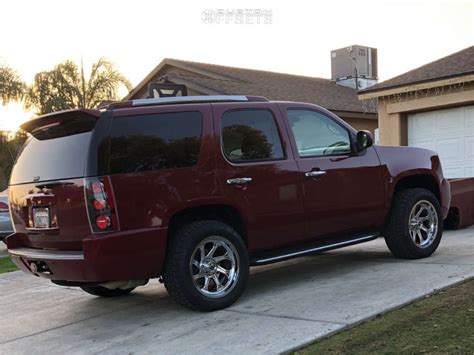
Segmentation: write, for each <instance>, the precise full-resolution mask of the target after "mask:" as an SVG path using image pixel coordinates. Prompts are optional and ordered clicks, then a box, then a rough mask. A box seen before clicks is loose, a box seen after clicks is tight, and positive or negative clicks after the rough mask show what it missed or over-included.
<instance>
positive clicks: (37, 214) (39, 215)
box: [33, 208, 49, 228]
mask: <svg viewBox="0 0 474 355" xmlns="http://www.w3.org/2000/svg"><path fill="white" fill-rule="evenodd" d="M33 223H34V227H35V228H49V208H35V209H33Z"/></svg>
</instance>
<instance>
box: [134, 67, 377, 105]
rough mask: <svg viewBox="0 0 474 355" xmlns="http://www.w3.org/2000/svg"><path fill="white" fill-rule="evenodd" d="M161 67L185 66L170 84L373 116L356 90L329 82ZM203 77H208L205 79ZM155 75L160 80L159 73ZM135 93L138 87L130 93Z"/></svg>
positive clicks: (252, 72)
mask: <svg viewBox="0 0 474 355" xmlns="http://www.w3.org/2000/svg"><path fill="white" fill-rule="evenodd" d="M163 63H165V64H168V65H171V66H173V65H181V66H185V67H186V69H188V70H187V71H188V72H191V74H186V73H180V72H173V73H166V72H165V73H164V74H165V76H166V77H167V78H168V79H169V80H170V81H173V78H175V79H182V80H186V81H188V82H190V83H194V84H197V85H201V86H204V87H206V88H209V89H211V90H213V91H216V92H219V93H222V94H228V95H235V94H241V95H257V96H265V97H266V98H268V99H270V100H282V101H299V102H309V103H314V104H317V105H320V106H323V107H325V108H327V109H329V110H333V111H347V112H355V113H376V112H377V111H376V107H375V106H374V103H373V102H362V101H359V100H358V98H357V92H356V90H353V89H351V88H347V87H344V86H340V85H336V83H335V82H332V81H331V80H329V79H322V78H315V77H308V76H301V75H293V74H284V73H275V72H270V71H263V70H255V69H243V68H235V67H228V66H222V65H214V64H206V63H197V62H190V61H184V60H178V59H164V60H163V62H162V63H160V65H158V67H157V68H164V66H163V65H162V64H163ZM155 70H156V69H155ZM194 70H195V71H194ZM206 73H209V74H211V75H206ZM155 74H156V75H157V76H160V75H159V73H155ZM212 74H213V75H212ZM155 80H156V78H155ZM140 85H141V84H139V86H140ZM138 89H139V87H137V88H136V89H135V90H134V91H136V90H138Z"/></svg>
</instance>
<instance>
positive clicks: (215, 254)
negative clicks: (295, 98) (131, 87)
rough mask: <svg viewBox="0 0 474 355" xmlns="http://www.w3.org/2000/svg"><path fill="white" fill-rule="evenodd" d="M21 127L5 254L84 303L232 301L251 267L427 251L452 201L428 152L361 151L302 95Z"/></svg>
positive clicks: (91, 115)
mask: <svg viewBox="0 0 474 355" xmlns="http://www.w3.org/2000/svg"><path fill="white" fill-rule="evenodd" d="M22 128H23V129H24V130H26V131H28V132H30V133H31V137H30V138H29V139H28V141H27V142H26V143H25V147H24V148H23V150H22V152H21V154H20V156H19V158H18V160H17V162H16V164H15V166H14V168H13V172H12V176H11V182H10V197H11V199H10V201H11V208H12V215H13V223H14V227H15V230H16V232H15V234H13V235H12V236H10V237H8V238H7V245H8V250H9V253H10V255H11V256H12V258H13V261H14V262H15V263H16V265H17V266H18V267H19V268H21V269H22V270H23V271H25V272H27V273H30V274H34V275H37V276H41V277H44V278H47V279H50V280H52V281H53V282H54V283H56V284H59V285H65V286H79V287H81V288H82V289H83V290H84V291H86V292H88V293H91V294H93V295H98V296H105V297H111V296H119V295H124V294H127V293H129V292H131V291H132V290H133V289H134V288H135V287H137V286H140V285H144V284H146V283H147V282H148V280H149V279H151V278H160V280H162V281H163V282H164V284H165V286H166V289H167V290H168V292H169V294H170V295H171V296H172V297H173V298H174V299H175V300H176V301H177V302H178V303H179V304H181V305H183V306H186V307H189V308H191V309H198V310H205V311H211V310H217V309H221V308H224V307H227V306H229V305H230V304H232V303H233V302H234V301H236V300H237V299H238V298H239V296H240V295H241V294H242V292H243V290H244V287H245V284H246V282H247V278H248V272H249V266H254V265H263V264H268V263H273V262H278V261H282V260H286V259H289V258H294V257H298V256H303V255H308V254H311V253H315V252H321V251H326V250H331V249H336V248H341V247H345V246H349V245H354V244H358V243H363V242H368V241H371V240H374V239H375V238H377V237H379V236H381V235H383V236H384V237H385V240H386V243H387V245H388V248H389V249H390V250H391V251H392V253H393V254H394V255H395V256H396V257H398V258H404V259H418V258H425V257H428V256H430V255H431V254H432V253H433V252H434V251H435V250H436V249H437V248H438V245H439V243H440V241H441V237H442V233H443V223H442V222H443V219H444V218H445V217H446V215H447V212H448V207H449V204H450V193H449V183H448V182H447V180H446V179H445V178H444V177H443V172H442V168H441V163H440V160H439V158H438V156H437V155H436V153H435V152H433V151H430V150H426V149H418V148H411V147H389V146H375V145H373V142H372V136H371V134H370V133H369V132H367V131H356V130H354V128H352V127H351V126H349V125H348V124H347V123H345V122H344V121H343V120H341V119H340V118H339V117H337V116H336V115H334V114H333V113H331V112H329V111H327V110H325V109H323V108H321V107H319V106H315V105H312V104H306V103H296V102H272V101H268V100H266V99H265V98H262V97H252V96H206V97H193V96H184V97H171V98H158V99H141V100H133V101H126V102H120V103H115V104H111V105H110V106H109V107H108V108H107V109H106V110H103V111H96V110H84V109H78V110H70V111H63V112H58V113H53V114H49V115H45V116H42V117H39V118H36V119H34V120H32V121H29V122H27V123H25V124H24V125H23V126H22Z"/></svg>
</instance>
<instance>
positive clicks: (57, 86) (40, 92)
mask: <svg viewBox="0 0 474 355" xmlns="http://www.w3.org/2000/svg"><path fill="white" fill-rule="evenodd" d="M123 86H124V87H126V88H127V89H128V90H130V89H131V88H132V86H131V84H130V82H129V81H128V80H127V79H126V78H125V77H124V76H123V75H122V74H121V73H120V72H119V71H118V70H117V69H116V68H115V66H114V65H113V64H112V63H111V62H109V61H108V60H106V59H104V58H101V59H99V61H98V62H97V63H94V64H93V65H92V68H91V71H90V74H89V76H88V78H86V75H85V73H84V65H83V63H82V62H81V65H80V67H78V66H77V65H76V63H74V62H73V61H71V60H67V61H65V62H63V63H60V64H58V65H56V66H55V67H54V68H53V70H50V71H44V72H41V73H38V74H36V75H35V80H34V82H33V85H32V86H31V87H30V88H29V89H28V92H27V95H26V100H25V105H26V107H27V108H35V109H36V110H37V114H40V115H43V114H45V113H50V112H54V111H60V110H67V109H72V108H97V107H98V106H99V105H100V103H101V102H103V101H109V100H111V101H116V100H118V99H119V94H118V92H119V90H120V88H121V87H123Z"/></svg>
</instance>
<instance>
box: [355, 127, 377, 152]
mask: <svg viewBox="0 0 474 355" xmlns="http://www.w3.org/2000/svg"><path fill="white" fill-rule="evenodd" d="M373 144H374V139H373V138H372V133H370V132H369V131H359V132H357V142H356V145H357V151H358V152H360V151H362V150H364V149H367V148H369V147H371V146H372V145H373Z"/></svg>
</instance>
